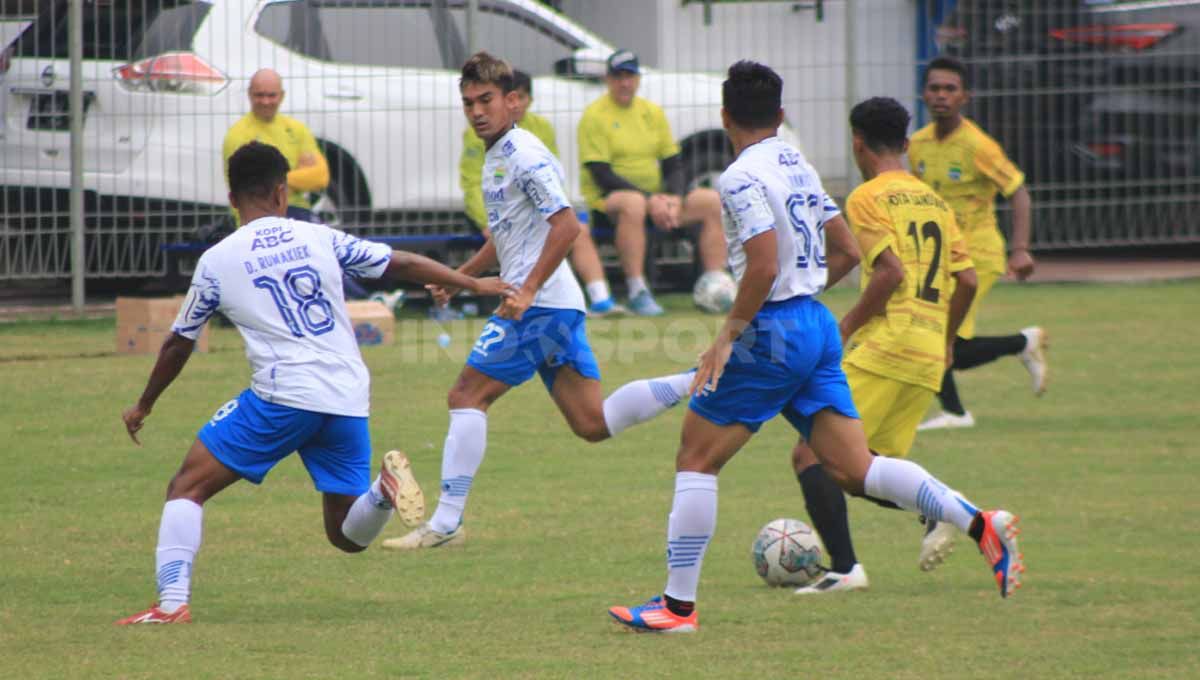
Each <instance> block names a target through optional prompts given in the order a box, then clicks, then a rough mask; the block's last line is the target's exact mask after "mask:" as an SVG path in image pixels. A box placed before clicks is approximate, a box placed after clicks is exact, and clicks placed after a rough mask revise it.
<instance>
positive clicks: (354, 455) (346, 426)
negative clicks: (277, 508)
mask: <svg viewBox="0 0 1200 680" xmlns="http://www.w3.org/2000/svg"><path fill="white" fill-rule="evenodd" d="M300 458H301V460H303V461H304V467H305V468H307V469H308V474H309V476H310V477H312V480H313V486H315V487H316V489H317V491H320V492H321V493H322V494H323V501H322V502H323V506H324V518H325V535H326V537H327V538H328V539H329V542H330V543H331V544H332V545H333V546H334V547H336V548H338V549H339V550H342V551H345V552H350V553H354V552H359V551H361V550H365V549H366V547H367V546H369V545H370V544H371V542H372V541H374V540H375V538H376V537H377V536H379V533H380V532H381V531H383V527H384V526H385V525H386V524H387V522H388V520H390V519H391V518H392V515H393V510H394V511H395V512H396V514H399V515H400V518H401V520H402V521H403V522H404V524H406V525H407V526H416V525H417V524H420V522H421V520H422V519H423V518H424V516H425V497H424V495H423V494H422V493H421V487H420V485H419V484H417V481H416V479H415V478H414V477H413V474H412V467H411V465H410V464H409V462H408V458H407V457H406V456H405V455H404V454H403V453H401V452H399V451H389V452H387V453H386V454H384V456H383V460H382V462H381V466H380V473H379V476H378V477H376V478H375V480H374V481H372V480H371V435H370V428H369V426H368V422H367V419H366V418H358V417H350V416H333V415H328V416H325V417H324V424H323V426H322V427H321V429H320V430H319V431H318V432H317V433H315V434H314V435H313V436H312V437H311V438H310V439H309V440H308V441H307V442H305V443H304V444H303V445H302V446H301V447H300Z"/></svg>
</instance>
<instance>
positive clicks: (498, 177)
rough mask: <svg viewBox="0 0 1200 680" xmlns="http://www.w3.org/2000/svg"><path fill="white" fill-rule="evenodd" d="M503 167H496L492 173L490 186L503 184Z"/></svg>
mask: <svg viewBox="0 0 1200 680" xmlns="http://www.w3.org/2000/svg"><path fill="white" fill-rule="evenodd" d="M504 175H505V171H504V166H503V165H497V166H496V171H495V172H493V173H492V184H504Z"/></svg>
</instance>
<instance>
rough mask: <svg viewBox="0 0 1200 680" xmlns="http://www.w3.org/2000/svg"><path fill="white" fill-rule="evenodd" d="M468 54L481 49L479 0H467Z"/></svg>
mask: <svg viewBox="0 0 1200 680" xmlns="http://www.w3.org/2000/svg"><path fill="white" fill-rule="evenodd" d="M466 24H467V56H468V57H470V56H471V55H472V54H475V53H476V52H478V51H479V0H467V21H466Z"/></svg>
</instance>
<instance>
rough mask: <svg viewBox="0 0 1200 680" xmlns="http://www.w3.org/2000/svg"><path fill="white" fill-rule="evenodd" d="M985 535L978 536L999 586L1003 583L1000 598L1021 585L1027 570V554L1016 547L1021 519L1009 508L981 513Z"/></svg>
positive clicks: (984, 556)
mask: <svg viewBox="0 0 1200 680" xmlns="http://www.w3.org/2000/svg"><path fill="white" fill-rule="evenodd" d="M979 514H980V519H982V520H983V534H982V535H981V536H980V537H979V552H981V553H983V558H984V559H985V560H987V561H988V564H990V565H991V567H992V574H993V575H994V576H995V577H996V585H998V586H1000V597H1008V595H1009V593H1011V592H1012V591H1014V590H1016V589H1017V588H1020V587H1021V574H1023V573H1025V563H1024V562H1023V560H1024V557H1025V556H1024V555H1022V554H1021V553H1020V551H1019V550H1018V549H1017V534H1019V533H1021V530H1020V529H1018V528H1017V522H1018V521H1019V518H1017V517H1016V516H1014V515H1013V514H1012V513H1011V512H1008V511H1007V510H990V511H987V512H981V513H979Z"/></svg>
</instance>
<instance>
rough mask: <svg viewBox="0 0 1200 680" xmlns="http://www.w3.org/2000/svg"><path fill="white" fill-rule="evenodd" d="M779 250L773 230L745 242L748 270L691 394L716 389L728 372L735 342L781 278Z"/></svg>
mask: <svg viewBox="0 0 1200 680" xmlns="http://www.w3.org/2000/svg"><path fill="white" fill-rule="evenodd" d="M778 247H779V246H778V242H777V240H776V236H775V230H774V229H766V230H764V231H761V232H759V233H758V234H756V235H755V236H753V237H751V238H750V239H748V240H746V241H743V242H742V250H743V252H745V254H746V269H745V271H744V272H743V273H742V280H741V281H740V282H739V283H738V290H737V296H736V297H734V299H733V306H732V307H731V308H730V309H729V315H728V316H726V317H725V323H723V324H722V325H721V329H720V330H719V331H717V337H716V338H714V339H713V344H712V346H711V347H709V348H708V349H707V350H705V351H704V353H703V354H701V355H700V360H699V362H698V363H697V365H696V375H695V376H693V378H692V385H691V387H689V388H688V392H689V393H691V394H695V395H699V394H702V393H703V392H705V391H711V390H715V389H717V384H718V383H719V382H720V380H721V374H722V373H724V372H725V364H726V363H728V362H729V356H730V355H731V354H732V353H733V343H734V342H736V341H737V339H738V338H739V337H741V335H742V332H743V331H745V330H746V328H748V327H749V326H750V322H751V321H752V320H753V319H754V316H755V315H756V314H758V311H759V310H760V309H762V306H763V303H764V302H766V300H767V296H768V295H770V294H771V288H772V287H773V286H774V285H775V279H776V278H778V277H779V261H778V257H777V253H778Z"/></svg>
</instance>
